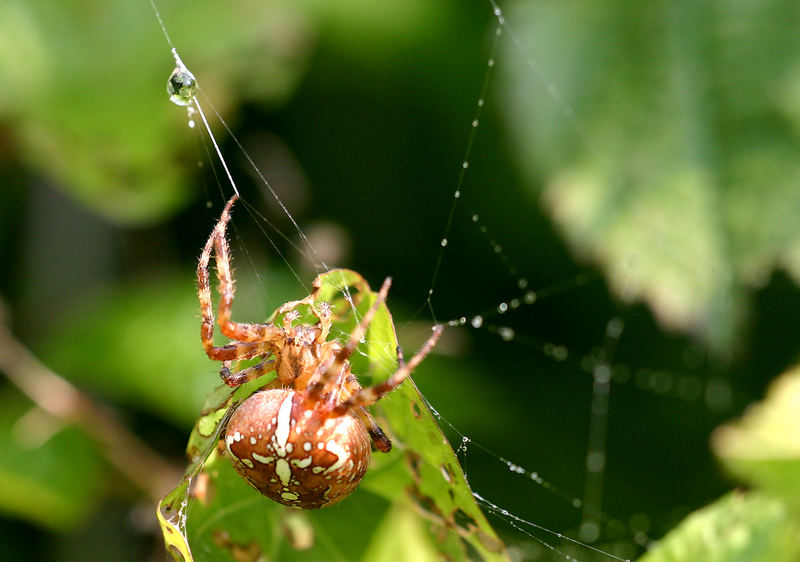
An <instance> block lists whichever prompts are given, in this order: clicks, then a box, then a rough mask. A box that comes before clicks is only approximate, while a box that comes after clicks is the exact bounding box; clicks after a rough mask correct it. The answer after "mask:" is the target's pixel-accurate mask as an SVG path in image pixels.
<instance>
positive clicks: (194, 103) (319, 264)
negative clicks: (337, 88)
mask: <svg viewBox="0 0 800 562" xmlns="http://www.w3.org/2000/svg"><path fill="white" fill-rule="evenodd" d="M150 5H151V7H152V9H153V12H154V14H155V16H156V19H157V20H158V24H159V26H160V27H161V31H162V32H163V34H164V37H165V39H166V41H167V44H168V45H169V47H170V50H171V52H172V55H173V58H174V59H175V64H176V71H178V70H183V71H185V72H186V73H188V74H189V75H190V76H191V78H192V79H194V76H193V75H191V72H189V71H188V69H187V67H186V65H185V64H184V63H183V61H182V60H181V58H180V56H179V54H178V50H177V48H176V47H175V45H174V43H173V42H172V39H171V38H170V36H169V33H168V32H167V29H166V25H165V24H164V21H163V19H162V18H161V14H160V12H159V10H158V8H157V6H156V4H155V0H150ZM196 89H197V92H198V93H200V94H202V95H203V98H204V101H205V103H208V105H209V107H210V108H211V110H212V111H213V112H214V114H215V115H216V117H217V119H218V120H219V122H220V123H221V124H222V126H223V127H224V128H225V131H226V132H227V133H228V135H229V136H230V138H231V139H233V141H234V143H235V144H236V146H237V148H238V149H239V150H240V151H241V153H242V154H244V156H245V158H246V159H247V161H248V163H249V164H250V166H251V167H252V168H253V170H255V172H256V174H257V175H258V177H259V178H260V179H261V181H262V183H263V184H264V186H265V187H266V188H267V190H268V191H269V192H270V193H271V194H272V196H273V197H274V198H275V201H277V203H278V205H279V206H280V208H281V210H282V211H283V213H284V214H285V215H286V217H287V218H288V219H289V221H290V222H291V223H292V225H293V227H294V228H295V230H296V231H297V234H298V236H299V237H300V239H301V240H302V241H303V242H304V243H305V245H306V246H307V247H308V249H309V252H310V253H311V254H313V255H314V256H316V258H317V259H318V261H316V262H315V261H314V260H312V259H309V256H310V254H309V253H306V252H303V251H299V253H300V255H303V256H304V257H306V258H307V259H309V262H310V263H311V265H312V267H314V268H315V269H317V270H322V271H330V270H331V268H330V267H329V266H328V264H327V263H325V261H324V260H323V259H322V258H321V256H320V255H319V253H318V252H317V250H316V248H315V247H314V245H313V244H312V243H311V241H310V240H309V239H308V236H307V235H306V233H305V232H304V231H303V229H302V228H300V225H299V224H298V223H297V221H296V220H295V218H294V216H293V215H292V214H291V212H290V211H289V209H288V208H287V207H286V205H284V203H283V201H282V200H281V199H280V197H279V196H278V194H277V193H276V192H275V190H274V189H273V187H272V185H271V184H270V182H269V181H268V180H267V178H266V177H265V176H264V174H263V173H262V172H261V170H260V169H259V168H258V166H257V165H256V163H255V161H254V160H253V158H252V157H251V156H250V154H249V153H248V152H247V151H246V150H245V148H244V146H243V145H242V143H241V142H240V141H239V139H238V138H237V137H236V135H235V134H234V133H233V131H232V130H231V128H230V127H229V126H228V124H227V122H226V121H225V120H224V119H223V117H222V115H221V114H220V113H219V112H218V111H217V109H216V107H214V104H213V103H212V102H211V100H210V99H208V97H207V96H206V95H205V93H204V92H203V91H202V88H200V86H199V85H197V86H196ZM173 101H175V100H174V99H173ZM176 103H178V102H176ZM178 104H179V105H190V108H189V110H188V111H189V116H190V122H189V125H190V127H193V121H192V120H191V116H192V113H193V112H194V111H196V112H197V113H198V114H199V115H200V118H201V119H202V121H203V125H204V126H205V129H206V132H207V134H208V137H209V139H210V141H211V143H212V145H213V146H214V150H215V152H216V154H217V157H218V160H219V162H220V164H221V165H222V167H223V169H224V170H225V174H226V176H227V179H228V182H229V183H230V185H231V188H232V189H233V191H234V193H236V195H240V193H239V190H238V188H237V186H236V182H235V180H234V178H233V175H232V174H231V172H230V169H229V168H228V164H227V162H226V160H225V157H224V155H223V154H222V151H221V149H220V147H219V144H218V143H217V140H216V137H215V136H214V133H213V131H212V129H211V126H210V124H209V122H208V119H207V118H206V114H205V112H204V111H203V109H202V107H201V105H200V102H199V100H198V99H197V95H192V97H191V100H190V102H189V103H186V104H184V103H178ZM240 198H241V195H240ZM242 200H243V201H244V199H243V198H242ZM245 208H246V209H247V210H248V213H249V214H250V216H251V217H253V219H254V221H255V222H256V223H259V220H257V219H258V218H260V219H263V215H261V214H260V213H254V210H255V208H254V207H253V206H252V205H249V204H246V205H245ZM260 228H261V231H262V233H264V234H265V235H266V232H265V230H264V229H263V228H262V227H260ZM273 228H274V227H273ZM281 236H282V237H283V238H284V239H287V240H288V237H287V236H286V235H284V234H283V233H281ZM267 237H268V238H269V236H267ZM270 243H271V244H272V246H273V248H276V245H275V244H274V242H273V241H272V240H271V238H270ZM292 246H293V247H295V248H297V246H296V245H294V244H292ZM276 249H277V248H276ZM298 250H299V248H298ZM278 253H279V255H280V256H281V258H282V259H283V261H284V263H285V264H286V266H287V267H288V268H289V269H290V270H291V272H292V274H293V275H294V277H295V278H296V279H297V281H298V282H299V283H300V285H301V286H302V287H303V288H304V289H306V290H307V286H306V284H305V283H304V282H303V280H302V278H301V277H300V276H299V275H298V274H297V272H296V271H295V270H294V269H293V268H292V266H291V264H290V263H289V261H288V260H287V259H286V257H285V256H283V254H281V253H280V252H278ZM258 278H259V280H260V276H258ZM341 289H342V294H343V296H344V298H345V301H346V302H347V303H348V304H349V305H350V307H351V308H352V310H353V313H354V315H355V316H356V318H357V319H359V318H360V315H359V312H358V310H357V308H356V306H355V303H354V302H353V297H352V294H351V292H350V288H349V287H348V286H343V287H342V288H341Z"/></svg>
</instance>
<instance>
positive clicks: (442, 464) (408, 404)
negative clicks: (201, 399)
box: [159, 270, 507, 561]
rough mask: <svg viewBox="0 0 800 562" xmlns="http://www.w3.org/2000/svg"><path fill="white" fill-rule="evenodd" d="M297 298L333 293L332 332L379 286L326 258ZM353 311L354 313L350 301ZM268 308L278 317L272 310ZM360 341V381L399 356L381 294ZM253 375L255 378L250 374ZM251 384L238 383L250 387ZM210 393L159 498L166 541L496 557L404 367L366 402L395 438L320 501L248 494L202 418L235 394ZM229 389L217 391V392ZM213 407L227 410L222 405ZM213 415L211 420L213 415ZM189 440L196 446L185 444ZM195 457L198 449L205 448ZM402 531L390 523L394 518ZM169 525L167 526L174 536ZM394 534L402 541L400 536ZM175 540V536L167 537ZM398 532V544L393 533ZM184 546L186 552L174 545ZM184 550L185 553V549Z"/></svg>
mask: <svg viewBox="0 0 800 562" xmlns="http://www.w3.org/2000/svg"><path fill="white" fill-rule="evenodd" d="M313 286H314V291H315V292H313V293H312V295H310V296H309V297H308V298H307V299H304V301H302V302H304V303H305V306H316V305H317V304H318V303H320V302H322V301H325V302H330V303H331V304H332V305H333V311H334V319H335V323H334V328H335V329H334V330H333V332H334V335H337V334H338V335H339V337H340V339H344V338H346V337H347V334H349V333H350V332H351V331H352V329H353V328H354V326H355V324H356V321H357V320H356V318H361V317H363V314H364V313H365V312H366V311H367V310H368V309H369V307H370V306H371V305H372V303H374V301H375V299H376V297H377V295H376V294H375V293H374V292H372V291H371V290H370V289H369V287H368V285H367V284H366V281H364V280H363V278H361V276H359V275H358V274H356V273H354V272H351V271H346V270H334V271H331V272H329V273H326V274H323V275H321V276H319V277H318V278H317V279H316V280H315V281H314V285H313ZM348 301H349V302H352V303H353V307H355V309H356V310H357V311H358V314H357V315H356V314H354V313H353V307H351V305H350V304H349V302H348ZM272 318H273V319H276V320H279V319H280V316H279V315H278V313H277V312H276V314H274V315H273V316H272ZM365 340H366V342H367V343H366V345H365V346H364V350H362V351H363V353H359V352H357V353H356V354H354V355H353V357H352V360H353V363H352V365H353V371H354V372H355V373H358V375H359V378H360V379H361V381H362V383H364V381H365V380H366V379H367V377H366V376H362V375H367V374H368V373H370V374H371V375H372V376H373V377H374V378H375V379H376V380H380V379H385V378H386V377H387V376H389V375H390V374H391V373H392V372H393V371H394V370H395V368H396V365H397V356H396V349H397V340H396V336H395V333H394V326H393V323H392V320H391V316H390V314H389V311H388V309H387V308H386V305H385V304H383V305H381V307H380V308H379V309H378V313H377V314H376V315H375V318H374V320H373V321H372V323H371V324H370V327H369V330H368V331H367V334H366V337H365ZM260 385H263V380H260V381H258V385H256V386H260ZM252 390H253V389H249V390H248V391H247V392H252ZM220 398H221V397H220V396H219V395H216V396H214V397H213V398H212V399H211V400H210V402H212V403H214V404H216V406H215V407H211V408H209V409H207V410H206V411H205V413H204V415H203V416H201V418H200V419H199V420H198V425H197V426H196V430H195V433H194V434H193V441H192V443H191V444H190V448H191V453H190V457H192V458H194V459H195V461H194V462H192V463H191V464H190V466H189V468H188V469H187V477H186V478H185V479H184V481H183V482H182V483H180V485H179V486H178V487H177V488H176V489H175V490H173V492H171V493H170V494H169V495H168V496H167V497H165V499H164V500H163V501H162V504H161V506H160V511H159V517H160V518H161V519H162V526H163V528H164V529H165V539H166V540H167V544H172V545H173V550H172V551H173V552H176V551H177V552H182V556H184V557H186V556H187V554H186V552H188V549H189V546H191V553H192V555H193V559H194V560H224V559H235V560H242V559H248V560H249V559H256V558H257V557H259V556H264V557H266V558H267V559H281V560H294V559H297V560H308V559H324V560H393V561H398V560H400V561H402V560H409V561H411V560H414V561H417V560H427V559H433V558H436V559H439V558H441V556H445V557H447V558H449V559H452V560H465V559H468V558H469V557H470V556H472V555H474V554H475V553H477V554H478V555H479V556H480V557H481V558H483V559H486V560H505V559H507V557H506V554H505V547H504V545H503V543H502V542H501V541H500V539H499V538H498V537H497V535H496V534H495V533H494V531H493V529H492V528H491V527H490V526H489V524H488V522H487V521H486V519H485V517H484V516H483V514H482V512H481V511H480V509H479V507H478V506H477V504H476V503H475V500H474V498H473V496H472V493H471V491H470V489H469V486H468V485H467V482H466V480H465V478H464V475H463V473H462V472H461V469H460V467H459V465H458V461H457V459H456V457H455V454H454V453H453V450H452V448H451V447H450V445H449V443H448V442H447V440H446V438H445V437H444V435H443V434H442V433H441V431H440V430H439V428H438V427H437V425H436V422H435V421H434V419H433V417H432V415H431V413H430V411H429V410H428V408H427V407H426V405H425V401H424V399H423V398H422V396H421V395H420V394H419V392H418V391H417V389H416V387H415V386H414V384H413V381H412V380H411V379H410V378H409V379H407V380H406V381H405V382H404V383H403V384H402V385H401V386H400V387H399V388H398V389H396V390H395V391H394V392H392V393H391V394H390V395H389V396H387V397H385V398H384V399H382V400H381V401H380V402H379V403H378V404H377V405H376V407H375V408H374V413H375V414H376V415H377V416H378V418H379V421H380V423H381V425H382V426H383V428H384V430H386V431H387V432H388V433H389V434H390V435H391V437H392V439H393V444H394V447H393V449H392V451H391V452H390V453H388V454H380V453H375V454H374V455H373V461H372V465H371V466H370V469H369V471H368V473H367V475H366V477H365V478H364V481H363V482H362V484H361V486H360V487H359V488H358V489H357V490H356V491H355V492H354V493H353V494H352V495H351V496H350V497H348V498H346V499H345V500H344V501H342V502H340V503H337V504H336V505H333V506H331V507H328V508H324V509H321V510H309V511H300V510H291V509H288V508H286V507H284V506H281V505H279V504H277V503H275V502H273V501H271V500H268V499H266V498H265V497H263V496H261V495H260V494H258V493H257V492H256V491H254V490H253V489H252V488H250V487H249V486H248V485H247V484H246V483H245V482H244V480H242V479H241V478H240V477H239V476H238V474H237V473H236V472H235V471H234V470H233V467H232V466H231V464H230V462H229V461H228V460H227V459H225V458H223V457H221V456H220V455H219V454H218V452H217V451H218V449H217V447H216V442H217V439H218V437H217V434H214V435H212V436H211V437H210V438H206V440H205V441H203V438H202V437H198V433H199V431H200V429H199V428H200V427H201V426H202V427H203V428H204V429H203V430H202V432H203V434H204V435H208V434H209V430H208V426H209V420H212V419H216V418H221V420H222V421H220V425H219V426H218V427H217V428H216V429H217V431H219V429H220V427H222V425H223V424H224V419H225V416H227V415H228V413H229V412H231V411H232V407H235V404H236V403H237V402H238V401H239V400H241V399H242V398H244V396H243V395H242V394H240V391H239V390H236V391H231V392H229V394H228V398H225V397H222V400H221V399H220ZM226 400H228V402H227V403H226V402H225V401H226ZM222 409H225V414H222V416H220V412H221V410H222ZM212 425H213V424H212ZM198 443H201V444H202V446H204V447H205V450H206V454H205V455H200V456H199V457H198V456H196V455H195V451H196V450H197V446H198ZM203 459H205V460H203ZM399 529H400V530H403V533H404V534H403V535H402V536H400V535H398V532H399V531H398V530H399ZM176 537H177V538H176ZM398 541H400V543H398ZM176 542H177V544H176ZM401 543H402V544H401ZM184 551H186V552H184ZM187 559H188V558H187Z"/></svg>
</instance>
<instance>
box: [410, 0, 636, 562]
mask: <svg viewBox="0 0 800 562" xmlns="http://www.w3.org/2000/svg"><path fill="white" fill-rule="evenodd" d="M489 3H490V5H491V7H492V11H493V14H494V17H495V19H496V21H497V26H496V28H495V33H494V38H493V41H492V43H491V47H490V53H489V58H488V61H487V63H486V70H485V72H484V78H483V83H482V86H481V93H480V96H479V98H478V102H477V107H476V111H475V114H474V117H473V121H472V127H471V130H470V134H469V137H468V140H467V146H466V148H465V154H464V158H463V159H462V165H461V169H460V171H459V175H458V180H457V183H456V188H455V190H454V193H453V199H452V202H451V204H450V208H449V212H448V215H447V220H446V223H445V228H444V234H443V236H442V237H441V244H440V249H439V252H438V256H437V259H436V262H435V265H434V271H433V275H432V278H431V284H430V286H429V289H428V294H427V296H426V300H425V306H427V308H428V309H429V311H430V314H431V316H432V318H433V319H434V321H436V318H437V315H436V311H435V309H434V305H433V295H434V292H435V288H436V283H437V280H438V275H439V270H440V267H441V265H442V263H443V260H444V252H445V250H446V249H447V247H448V245H449V242H450V236H451V230H452V226H453V220H454V216H455V210H456V207H457V205H458V204H459V203H460V202H463V199H462V190H463V186H464V180H465V177H466V173H467V171H468V169H469V163H470V157H471V154H472V149H473V145H474V141H475V137H476V133H477V129H478V126H479V123H480V115H481V113H482V111H483V109H484V106H485V100H486V96H487V93H488V91H489V86H490V83H491V79H492V76H493V70H494V68H495V65H496V60H495V55H496V52H497V47H498V44H499V41H500V38H501V37H502V36H503V31H504V30H506V31H507V32H508V35H509V37H510V38H511V40H512V42H513V43H514V45H515V47H516V48H517V49H518V50H519V51H520V52H522V53H523V55H524V56H525V60H526V63H527V65H528V66H529V67H530V68H531V69H532V70H533V71H534V72H535V73H536V75H537V77H538V79H539V80H540V81H541V82H543V83H544V84H545V87H546V91H547V93H548V95H550V96H551V97H552V98H553V100H554V101H555V102H556V104H557V105H558V106H559V107H560V109H561V112H562V113H563V114H564V116H565V117H566V118H568V119H569V121H570V124H571V125H572V127H573V129H574V130H575V132H576V133H577V135H578V137H579V138H580V139H581V141H583V142H584V143H586V135H585V133H584V129H583V127H582V124H581V123H580V121H579V120H578V119H577V118H576V116H575V112H574V111H573V109H572V107H571V106H570V105H569V104H568V103H567V101H566V100H565V98H564V96H563V95H562V93H561V91H560V89H559V88H558V87H557V85H556V84H555V83H554V82H553V81H552V79H551V78H550V77H549V76H548V75H547V73H546V72H545V71H544V69H543V68H542V67H541V66H540V65H539V64H538V62H537V61H536V59H535V58H534V57H531V56H527V55H525V49H524V47H523V44H522V41H521V39H520V37H519V36H518V35H517V34H516V32H515V31H514V30H513V28H511V26H510V25H509V24H508V22H507V20H506V18H505V16H504V15H503V13H502V10H501V8H500V7H499V5H498V4H497V2H496V1H495V0H489ZM471 218H472V221H471V222H472V223H473V224H474V225H475V226H477V227H478V228H479V230H480V232H481V234H482V235H483V236H484V237H485V238H486V239H487V241H488V242H489V244H490V246H491V250H492V252H493V253H494V254H496V255H497V256H498V258H499V259H500V261H501V262H502V263H503V265H504V266H505V268H506V269H507V271H508V273H509V275H511V276H512V277H513V278H515V279H516V281H517V286H518V288H519V289H520V290H521V291H523V292H522V294H520V295H519V296H516V297H514V298H511V299H509V300H507V301H504V302H501V303H500V304H499V305H497V307H496V308H494V309H490V310H487V311H484V312H483V313H480V314H475V315H473V316H472V317H471V318H470V319H469V320H467V317H466V316H461V317H459V318H456V319H453V320H450V321H449V322H447V324H448V325H449V326H453V327H457V326H463V325H466V324H467V322H469V324H470V325H471V326H472V327H473V328H476V329H478V328H483V329H487V330H488V331H490V332H493V333H496V334H497V335H499V336H500V337H501V338H502V339H503V340H505V341H511V340H517V341H520V340H525V337H524V336H523V337H520V336H518V335H517V334H516V333H515V331H514V330H513V328H511V327H510V326H507V325H502V324H493V323H488V322H485V319H486V318H489V317H491V316H494V315H504V314H506V313H508V312H510V311H513V310H516V309H518V308H520V307H521V306H522V305H523V304H524V305H532V304H534V303H535V302H537V301H538V300H539V299H541V298H544V297H547V296H552V295H555V294H558V293H560V292H563V291H566V290H569V289H572V288H574V287H577V286H581V285H584V284H586V283H587V282H588V281H589V279H590V278H591V277H598V276H599V275H598V274H596V273H595V274H589V273H580V274H578V275H576V276H574V277H573V278H572V279H567V280H565V281H562V282H559V283H556V284H553V285H552V286H549V287H545V288H542V289H540V290H538V291H533V290H530V289H529V288H528V281H527V278H525V277H519V269H518V268H517V267H516V266H515V265H514V264H513V262H511V260H510V257H509V256H508V255H507V254H506V252H504V250H503V247H502V245H501V244H500V243H499V242H498V241H497V240H496V239H495V238H494V237H492V236H491V234H490V233H489V231H488V227H487V226H486V225H485V224H481V223H480V216H479V215H478V214H477V213H476V214H473V215H472V217H471ZM418 312H419V311H418ZM617 325H619V326H621V325H622V324H621V320H619V319H613V320H612V321H610V322H609V324H608V328H607V331H606V333H607V337H606V341H605V342H604V344H603V349H604V350H605V353H603V354H602V357H600V361H597V366H596V367H595V369H594V373H593V377H594V385H593V400H592V408H593V410H592V411H593V414H592V417H591V424H590V435H589V450H588V452H587V457H586V473H587V479H586V490H585V498H584V500H581V499H578V498H577V497H575V496H573V495H571V494H568V493H564V492H562V491H561V490H559V489H558V488H556V487H555V486H553V485H552V484H550V483H549V482H547V481H545V480H543V479H542V478H541V477H539V476H538V474H537V473H535V472H528V471H525V470H524V469H522V467H520V466H519V465H517V464H515V463H513V462H511V461H508V460H506V459H505V458H503V457H501V456H499V455H496V454H494V453H491V452H490V451H488V450H487V449H485V448H483V447H481V448H482V449H484V450H486V451H487V452H489V454H491V455H493V456H494V457H496V458H497V459H498V460H500V461H501V462H503V463H504V464H506V466H508V468H509V469H510V470H511V471H512V472H517V473H526V474H528V475H529V476H530V479H531V480H532V481H534V482H536V483H537V484H539V485H541V486H542V487H544V488H545V489H547V490H549V491H550V492H553V493H554V494H556V495H559V496H561V497H562V498H564V499H565V500H567V501H568V502H569V503H570V504H571V505H572V506H573V507H574V508H575V509H580V510H581V511H582V520H583V521H582V525H581V528H580V530H579V532H581V533H582V537H585V538H586V539H587V540H586V541H585V542H581V541H578V540H576V539H571V538H567V539H568V540H569V541H571V542H574V543H575V544H579V545H582V546H583V547H585V548H587V549H590V550H593V551H596V552H599V553H602V554H604V555H607V556H609V557H610V558H614V559H619V560H624V559H623V558H618V557H616V556H614V555H611V554H608V553H605V552H602V551H601V550H599V549H596V548H595V547H592V546H591V545H589V544H588V543H589V542H593V541H594V540H596V539H597V538H599V529H598V533H597V536H595V533H593V532H592V528H593V527H592V525H596V523H594V522H595V521H602V522H607V521H609V520H610V518H609V517H608V516H607V515H606V514H604V513H603V512H602V510H601V505H602V482H603V475H604V472H603V469H604V464H605V463H604V462H603V463H601V465H597V463H596V461H598V460H599V459H600V458H601V457H602V459H604V458H605V443H606V432H607V419H608V409H607V400H608V394H609V391H610V372H611V369H610V362H611V359H612V358H613V349H612V347H615V345H616V340H615V341H614V342H612V341H611V338H610V336H611V333H612V332H614V331H615V330H612V327H613V326H617ZM620 334H621V329H620V330H619V333H617V334H616V338H617V339H618V337H619V335H620ZM527 343H528V345H534V346H535V347H538V348H539V349H540V350H541V351H542V352H543V353H544V354H545V355H547V356H550V357H552V358H553V359H554V360H556V361H565V360H567V358H568V356H569V352H568V350H567V348H566V347H565V346H559V345H555V344H549V343H542V342H527ZM576 364H577V363H576ZM606 372H607V373H608V374H609V376H608V377H604V376H603V374H604V373H606ZM601 402H602V403H603V404H601ZM429 407H430V408H431V411H432V412H434V414H435V415H436V417H437V418H438V419H439V420H440V421H445V422H446V420H444V419H443V418H442V417H441V416H440V415H439V414H438V412H436V411H435V409H433V408H432V407H431V406H430V404H429ZM448 425H450V426H451V428H452V425H451V424H449V423H448ZM453 429H454V428H453ZM456 431H457V430H456ZM459 434H460V432H459ZM469 442H470V441H469V439H468V438H467V437H466V436H463V435H462V440H461V442H460V443H459V446H458V449H457V451H456V453H457V456H458V457H459V459H460V461H461V462H462V469H464V471H465V475H466V461H467V445H468V443H469ZM476 498H478V499H479V500H481V502H482V504H483V505H484V506H487V507H490V508H491V510H492V511H493V512H494V513H498V514H500V515H503V516H506V517H509V518H510V519H509V522H510V523H511V524H512V525H513V526H514V527H515V528H519V527H518V525H517V524H518V523H520V522H521V521H523V520H522V519H521V518H518V517H516V516H514V515H512V514H510V513H509V512H508V511H507V510H505V509H502V508H500V507H498V506H496V505H494V504H491V502H488V500H486V499H485V498H482V497H481V496H479V495H477V494H476ZM515 522H516V523H517V524H515ZM531 525H532V526H533V527H535V528H540V527H539V526H538V525H535V524H531ZM520 530H522V531H523V532H525V531H524V530H523V529H520ZM548 532H551V533H552V534H553V535H555V536H558V537H562V536H563V535H562V534H561V533H556V532H552V531H548ZM526 534H529V533H526ZM537 540H538V539H537ZM547 546H548V548H552V547H550V546H549V545H547ZM553 550H554V551H555V552H558V553H559V554H561V555H562V556H564V557H566V558H567V559H570V558H569V556H568V555H566V554H564V553H561V552H560V551H557V550H555V549H553Z"/></svg>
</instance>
